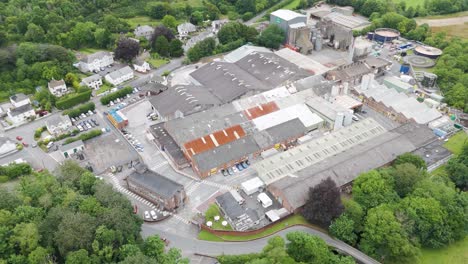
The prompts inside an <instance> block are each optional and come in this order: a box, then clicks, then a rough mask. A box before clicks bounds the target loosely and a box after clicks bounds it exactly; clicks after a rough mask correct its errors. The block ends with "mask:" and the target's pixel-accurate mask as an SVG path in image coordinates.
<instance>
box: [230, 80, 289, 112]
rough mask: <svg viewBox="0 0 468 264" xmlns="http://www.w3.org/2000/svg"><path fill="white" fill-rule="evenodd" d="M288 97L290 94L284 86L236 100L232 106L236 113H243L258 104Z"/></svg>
mask: <svg viewBox="0 0 468 264" xmlns="http://www.w3.org/2000/svg"><path fill="white" fill-rule="evenodd" d="M290 95H291V93H290V92H289V91H288V89H286V87H284V86H281V87H278V88H275V89H272V90H269V91H265V92H263V93H259V94H256V95H252V96H249V97H246V98H241V99H238V100H236V101H234V102H232V105H233V106H234V107H235V108H236V109H237V111H244V110H245V109H249V108H252V107H255V106H257V105H259V104H266V103H269V102H271V101H275V100H277V99H279V98H284V97H288V96H290Z"/></svg>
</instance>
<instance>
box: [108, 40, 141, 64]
mask: <svg viewBox="0 0 468 264" xmlns="http://www.w3.org/2000/svg"><path fill="white" fill-rule="evenodd" d="M139 52H140V44H139V43H138V42H137V41H135V40H133V39H130V38H120V39H119V42H118V43H117V47H116V48H115V51H114V54H115V58H116V59H121V60H124V61H131V60H133V59H134V58H135V57H136V56H137V55H138V53H139Z"/></svg>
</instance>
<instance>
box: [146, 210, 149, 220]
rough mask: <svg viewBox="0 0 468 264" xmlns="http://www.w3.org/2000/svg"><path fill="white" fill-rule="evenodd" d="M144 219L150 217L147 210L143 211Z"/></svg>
mask: <svg viewBox="0 0 468 264" xmlns="http://www.w3.org/2000/svg"><path fill="white" fill-rule="evenodd" d="M145 219H150V214H149V212H148V211H145Z"/></svg>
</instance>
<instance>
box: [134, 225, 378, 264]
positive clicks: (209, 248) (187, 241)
mask: <svg viewBox="0 0 468 264" xmlns="http://www.w3.org/2000/svg"><path fill="white" fill-rule="evenodd" d="M292 231H301V232H306V233H309V234H311V235H316V236H319V237H320V238H322V239H323V240H325V242H326V243H327V244H328V245H329V246H332V247H334V248H336V249H337V250H339V251H341V252H344V253H346V254H348V255H350V256H352V257H354V258H355V259H356V260H357V261H358V262H359V263H364V264H377V263H379V262H378V261H376V260H374V259H373V258H371V257H369V256H367V255H366V254H364V253H362V252H361V251H359V250H357V249H355V248H353V247H351V246H350V245H348V244H346V243H344V242H342V241H339V240H336V239H334V238H332V237H330V236H329V235H327V234H325V233H322V232H320V231H317V230H314V229H311V228H308V227H304V226H293V227H290V228H288V229H286V230H282V231H280V232H278V233H276V234H275V235H279V236H281V237H285V236H286V234H287V233H289V232H292ZM153 234H159V235H160V236H161V237H165V238H167V239H168V240H169V241H170V246H171V247H176V248H179V249H181V250H182V252H183V254H184V255H185V256H187V255H192V254H195V253H198V254H203V255H210V256H219V255H222V254H227V255H233V254H235V255H238V254H247V253H254V252H260V251H261V250H262V249H263V247H265V245H266V244H267V242H268V239H269V238H270V237H266V238H261V239H258V240H254V241H246V242H211V241H204V240H198V239H196V238H187V237H181V236H179V235H177V234H174V233H169V232H167V231H165V230H164V229H162V228H161V227H160V226H159V225H157V224H156V225H152V224H143V226H142V235H143V237H148V236H150V235H153Z"/></svg>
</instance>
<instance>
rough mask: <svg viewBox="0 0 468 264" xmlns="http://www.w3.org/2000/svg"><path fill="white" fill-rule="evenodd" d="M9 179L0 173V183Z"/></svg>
mask: <svg viewBox="0 0 468 264" xmlns="http://www.w3.org/2000/svg"><path fill="white" fill-rule="evenodd" d="M8 180H9V178H8V176H5V175H1V176H0V183H5V182H7V181H8Z"/></svg>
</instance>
